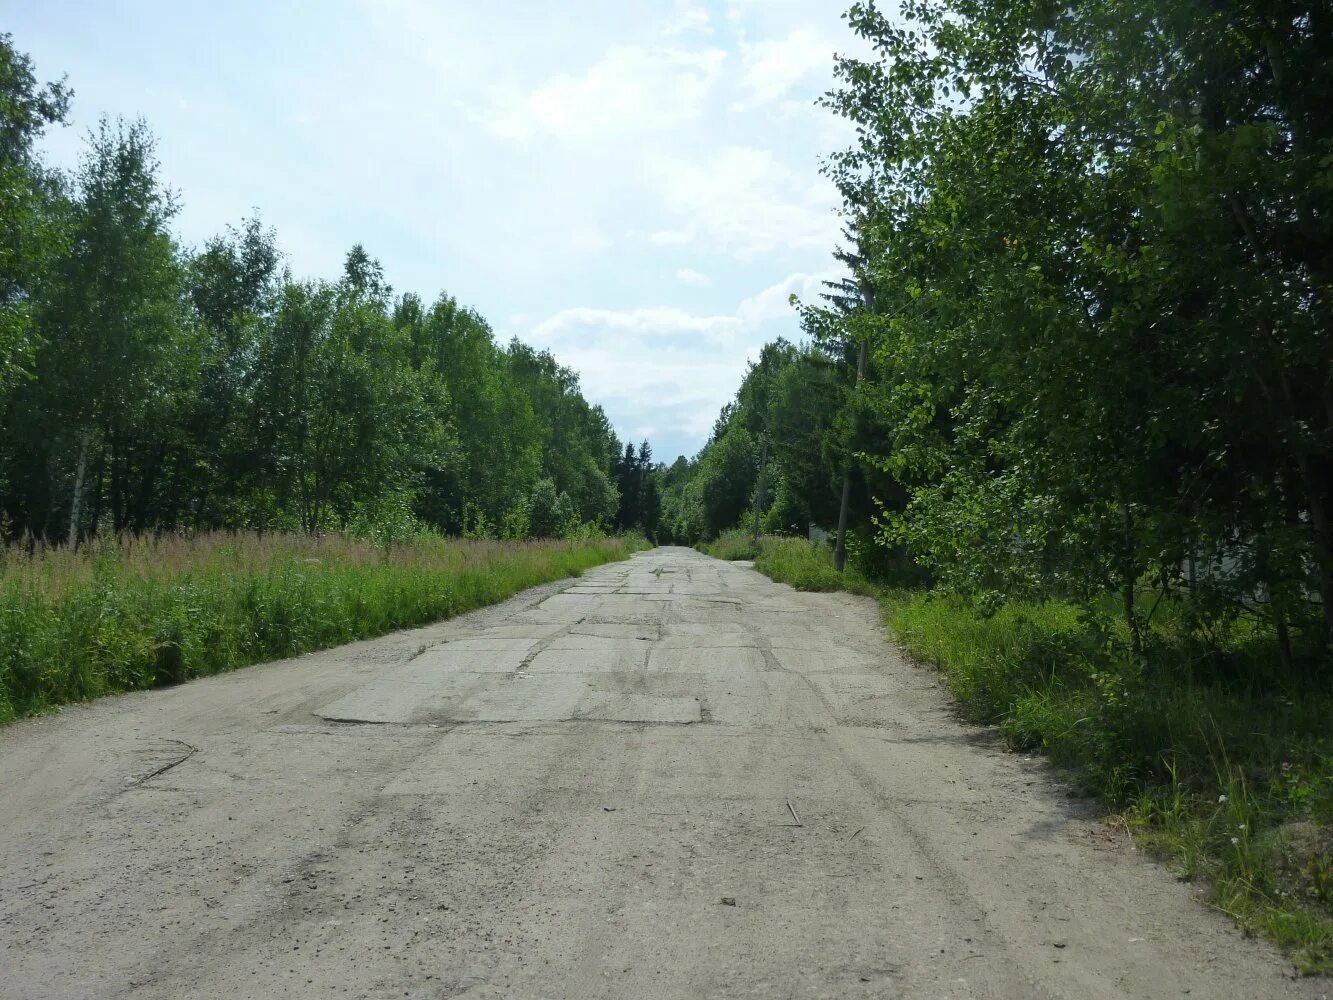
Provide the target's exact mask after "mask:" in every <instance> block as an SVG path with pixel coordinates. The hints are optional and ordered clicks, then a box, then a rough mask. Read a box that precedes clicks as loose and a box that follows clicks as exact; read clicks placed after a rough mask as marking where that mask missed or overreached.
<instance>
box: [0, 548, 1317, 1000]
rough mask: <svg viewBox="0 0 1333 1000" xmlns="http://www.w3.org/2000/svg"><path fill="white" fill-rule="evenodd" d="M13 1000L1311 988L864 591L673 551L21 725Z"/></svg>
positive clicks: (14, 747) (10, 877) (3, 870)
mask: <svg viewBox="0 0 1333 1000" xmlns="http://www.w3.org/2000/svg"><path fill="white" fill-rule="evenodd" d="M0 762H2V763H3V768H2V770H0V806H2V808H0V997H4V998H15V1000H18V998H23V1000H40V998H55V997H60V998H66V997H134V998H136V1000H140V998H142V1000H150V998H173V1000H175V998H181V997H228V998H242V997H255V998H271V997H322V996H331V997H364V998H387V997H410V998H437V997H438V998H443V997H467V998H492V997H493V998H500V997H519V998H566V997H568V998H658V997H661V998H685V997H757V998H786V997H802V998H804V997H829V998H844V997H876V998H881V997H930V998H937V997H1003V998H1011V997H1012V998H1021V1000H1026V998H1042V997H1070V998H1080V1000H1085V998H1112V997H1116V998H1118V997H1154V998H1155V997H1182V996H1185V995H1190V996H1192V997H1197V998H1218V997H1247V998H1249V997H1254V998H1261V997H1262V998H1285V997H1301V998H1307V1000H1308V998H1314V997H1316V996H1318V995H1319V994H1320V993H1321V992H1323V991H1324V990H1326V989H1327V987H1326V986H1323V987H1321V986H1320V985H1319V984H1318V983H1317V982H1316V981H1314V980H1299V979H1293V978H1291V976H1290V967H1289V965H1288V963H1286V962H1284V961H1283V960H1282V959H1281V958H1280V956H1279V955H1278V954H1277V953H1276V952H1275V951H1274V949H1273V948H1272V947H1271V946H1269V945H1267V944H1264V943H1262V942H1257V941H1253V940H1248V939H1245V938H1243V937H1242V936H1241V935H1240V934H1239V933H1238V932H1236V931H1235V930H1233V929H1232V927H1231V926H1230V924H1229V923H1228V922H1227V921H1226V920H1225V919H1224V918H1223V917H1221V916H1220V915H1218V914H1216V913H1214V912H1211V911H1209V910H1207V909H1205V908H1204V907H1202V906H1200V905H1199V904H1198V903H1197V902H1196V901H1195V900H1194V899H1193V898H1192V897H1191V890H1190V889H1189V888H1188V887H1186V886H1184V885H1181V884H1178V883H1176V882H1175V881H1173V880H1172V879H1171V877H1170V876H1169V875H1168V874H1167V873H1166V872H1165V871H1164V870H1163V869H1162V868H1161V867H1159V866H1157V865H1155V864H1153V863H1151V862H1149V861H1146V860H1145V859H1143V858H1142V857H1141V856H1139V855H1138V854H1135V853H1134V852H1132V851H1131V850H1130V848H1129V846H1128V845H1127V844H1125V843H1124V842H1123V841H1122V840H1121V839H1119V838H1117V837H1115V836H1112V835H1111V834H1110V833H1109V832H1108V831H1107V829H1106V828H1105V827H1104V826H1103V825H1102V824H1100V823H1099V822H1098V821H1097V819H1096V818H1095V816H1093V815H1091V814H1090V813H1089V812H1088V811H1087V808H1086V806H1085V805H1084V804H1083V803H1082V802H1080V801H1078V800H1073V799H1071V798H1070V797H1069V796H1068V795H1067V794H1066V792H1065V791H1064V789H1063V788H1062V787H1061V786H1060V785H1059V783H1058V781H1057V780H1056V779H1055V778H1054V777H1053V775H1052V773H1051V771H1050V769H1049V768H1048V767H1047V766H1046V765H1044V764H1043V763H1041V762H1039V761H1036V760H1028V759H1025V758H1022V757H1019V756H1015V755H1013V754H1009V753H1006V752H1005V751H1004V750H1003V748H1002V747H1001V746H1000V745H999V744H998V742H997V741H996V740H995V739H994V738H993V736H992V734H990V733H989V732H987V731H986V730H982V729H978V728H975V727H969V726H966V725H963V724H962V723H960V722H958V721H957V717H956V715H955V714H954V712H953V710H952V708H951V706H950V702H949V700H948V697H947V696H946V695H945V694H944V693H943V692H942V691H941V689H940V687H939V685H938V682H937V680H936V677H935V675H934V674H933V673H932V671H930V670H929V669H927V668H925V667H921V666H916V665H913V664H911V663H908V662H906V661H905V660H904V659H903V658H902V656H901V654H899V653H898V652H897V651H896V650H895V649H894V648H893V647H892V646H891V645H890V644H889V643H888V642H887V640H886V638H885V636H884V633H883V631H882V628H881V626H880V623H879V618H878V614H877V609H876V607H875V605H874V604H873V602H871V601H869V600H866V599H861V598H855V597H850V596H847V595H815V594H801V593H797V592H795V591H793V590H791V589H790V588H788V587H785V586H781V585H778V584H774V583H772V582H770V581H768V580H767V579H766V578H764V577H762V576H760V575H759V574H757V573H755V572H754V571H753V570H751V569H749V568H747V567H745V566H743V565H736V564H729V563H723V562H719V561H717V560H713V559H710V558H707V557H705V556H702V555H700V554H698V553H695V552H692V551H690V550H687V549H679V548H660V549H656V550H654V551H650V552H644V553H640V554H639V555H636V556H635V557H634V558H632V559H630V560H628V561H626V562H621V563H615V564H611V565H606V566H602V567H600V568H598V569H595V570H592V571H590V572H589V573H587V574H586V575H585V576H583V577H582V578H581V579H579V580H575V581H563V582H561V583H559V584H553V585H548V586H546V587H541V588H537V589H536V590H532V591H528V592H526V593H525V594H521V595H519V596H518V597H516V598H514V599H512V600H510V601H508V602H507V603H505V604H503V605H499V606H496V607H493V608H490V609H487V610H484V611H481V612H477V613H474V614H471V615H468V616H466V617H463V618H459V619H456V620H454V621H450V622H445V623H442V624H439V625H436V626H432V627H429V628H425V629H420V630H416V631H413V632H406V633H398V634H396V635H392V636H388V637H385V638H383V639H378V640H374V641H370V642H362V643H357V644H354V645H351V646H346V647H343V648H340V649H335V650H331V651H328V652H324V653H317V654H314V655H310V656H305V657H301V658H300V659H296V660H291V661H287V662H284V663H280V664H268V665H264V666H260V667H255V668H251V669H248V670H243V671H239V672H237V673H233V674H228V675H224V676H218V677H212V678H208V679H205V680H200V681H197V682H194V683H190V684H187V685H184V686H182V687H178V688H174V689H170V690H164V691H156V692H149V693H144V694H136V695H130V696H125V697H120V698H110V699H105V700H103V701H100V702H97V703H95V704H91V705H87V706H80V707H74V708H68V709H66V710H65V711H64V712H63V713H61V714H59V715H55V716H50V717H47V718H41V719H32V720H27V721H23V722H19V723H17V724H15V725H13V726H10V727H8V728H7V729H5V730H3V731H0Z"/></svg>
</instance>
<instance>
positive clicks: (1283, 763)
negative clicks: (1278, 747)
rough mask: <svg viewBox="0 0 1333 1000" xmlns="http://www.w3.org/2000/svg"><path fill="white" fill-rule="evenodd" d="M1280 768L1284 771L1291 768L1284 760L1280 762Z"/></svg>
mask: <svg viewBox="0 0 1333 1000" xmlns="http://www.w3.org/2000/svg"><path fill="white" fill-rule="evenodd" d="M1282 770H1284V771H1290V770H1291V764H1289V763H1288V762H1287V761H1285V760H1284V761H1283V762H1282Z"/></svg>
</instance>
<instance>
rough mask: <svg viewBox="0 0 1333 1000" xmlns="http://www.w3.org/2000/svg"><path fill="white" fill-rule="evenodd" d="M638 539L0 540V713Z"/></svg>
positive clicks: (341, 628) (64, 699)
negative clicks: (13, 543) (0, 546)
mask: <svg viewBox="0 0 1333 1000" xmlns="http://www.w3.org/2000/svg"><path fill="white" fill-rule="evenodd" d="M646 545H647V543H646V542H644V541H643V540H642V539H614V538H612V539H589V540H580V541H549V542H548V541H543V542H498V541H472V540H463V539H446V538H441V537H438V536H434V535H430V534H422V535H419V536H417V537H415V538H413V539H411V540H409V541H406V542H403V543H401V544H393V545H388V546H386V545H377V544H374V543H372V542H369V541H361V540H357V539H353V538H348V537H344V536H327V537H323V538H309V537H305V536H287V535H265V536H262V537H261V536H258V535H254V534H235V535H232V534H214V535H205V536H200V537H196V538H183V537H164V538H157V539H148V538H145V539H121V540H118V541H105V540H104V541H100V542H95V543H92V544H91V545H89V546H85V547H83V548H81V549H79V550H78V551H77V552H71V551H68V550H65V549H45V550H38V551H36V552H31V553H29V552H26V551H24V550H22V549H17V548H12V549H9V550H6V551H4V552H3V553H0V560H2V561H0V723H4V722H9V721H12V720H14V719H16V718H21V717H23V716H28V715H35V714H38V713H41V712H44V711H47V710H49V709H51V708H54V707H56V706H59V705H64V704H67V703H70V702H77V701H86V700H88V699H90V698H96V697H99V696H101V695H106V694H112V693H116V692H121V691H134V690H142V689H145V688H151V687H156V686H160V685H164V684H175V683H179V682H181V681H186V680H189V679H191V678H194V677H201V676H204V675H207V674H215V673H220V672H222V671H227V670H234V669H236V668H238V667H244V666H248V665H250V664H253V663H259V662H262V661H265V660H271V659H276V658H279V657H286V656H294V655H297V654H300V653H306V652H310V651H312V650H317V649H324V648H328V647H330V646H335V645H338V644H339V643H344V642H350V641H352V640H355V639H365V638H369V637H371V636H377V635H382V634H384V633H386V632H390V631H393V630H395V629H400V628H410V627H413V626H418V625H424V624H427V623H429V622H432V621H436V620H439V619H442V618H448V617H450V616H452V615H457V614H461V613H463V612H466V611H470V610H472V609H474V608H479V607H482V606H483V605H487V604H493V603H495V602H497V601H501V600H504V599H505V598H507V597H509V596H510V595H512V594H515V593H517V592H518V591H520V590H523V589H525V588H527V587H532V586H535V585H537V584H539V583H545V582H547V581H550V580H558V579H561V578H564V577H568V576H577V575H579V574H580V573H582V572H583V571H584V570H585V569H589V568H591V567H593V566H597V565H599V564H601V563H604V562H609V561H611V560H615V559H622V558H624V557H626V556H627V555H629V553H630V552H632V551H635V550H636V549H639V548H644V547H646Z"/></svg>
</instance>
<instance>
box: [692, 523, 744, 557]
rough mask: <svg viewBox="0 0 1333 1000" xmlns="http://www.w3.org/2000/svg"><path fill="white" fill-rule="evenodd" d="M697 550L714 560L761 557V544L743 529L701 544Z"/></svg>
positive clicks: (735, 529)
mask: <svg viewBox="0 0 1333 1000" xmlns="http://www.w3.org/2000/svg"><path fill="white" fill-rule="evenodd" d="M695 548H697V549H698V550H699V551H700V552H702V553H704V554H705V555H710V556H712V557H713V558H714V559H728V560H734V559H754V558H755V557H756V556H758V555H759V543H758V542H756V541H755V539H754V536H753V535H752V534H750V532H748V531H746V530H744V529H743V528H732V529H731V530H730V531H724V532H722V534H720V535H718V537H717V538H715V539H713V540H712V541H711V542H700V543H699V544H698V545H697V546H695Z"/></svg>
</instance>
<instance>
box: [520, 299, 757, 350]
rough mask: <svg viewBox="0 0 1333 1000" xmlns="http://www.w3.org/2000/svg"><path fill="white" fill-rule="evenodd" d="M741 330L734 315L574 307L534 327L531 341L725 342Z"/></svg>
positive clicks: (668, 309)
mask: <svg viewBox="0 0 1333 1000" xmlns="http://www.w3.org/2000/svg"><path fill="white" fill-rule="evenodd" d="M740 329H741V321H740V319H738V318H737V317H735V316H695V315H692V314H691V313H689V312H686V311H685V310H684V309H677V308H674V307H670V306H657V307H653V308H647V309H622V310H617V309H593V308H587V307H577V308H574V309H564V310H561V311H560V312H558V313H556V314H555V315H554V316H552V317H551V318H549V319H547V320H543V321H542V322H541V323H539V324H537V326H535V327H533V330H532V336H533V338H534V339H535V340H536V341H537V342H539V343H541V344H548V343H557V342H560V341H564V340H568V339H569V338H571V337H573V336H575V335H577V336H578V337H582V338H584V339H585V340H586V339H587V338H588V337H593V338H597V337H598V335H599V334H602V333H606V332H614V333H615V334H616V336H617V338H620V339H622V340H623V335H626V334H629V335H633V336H640V337H654V338H656V337H668V338H669V337H672V336H680V335H681V334H694V335H699V336H702V337H704V338H706V339H707V340H710V341H714V342H718V343H725V342H727V341H728V340H729V339H730V337H731V336H732V335H733V334H735V333H737V332H738V331H739V330H740Z"/></svg>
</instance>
